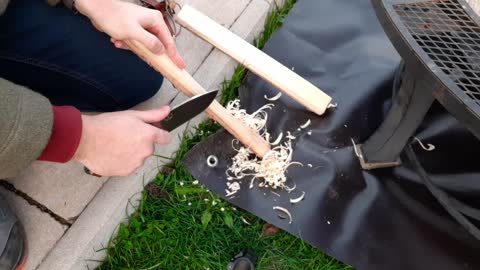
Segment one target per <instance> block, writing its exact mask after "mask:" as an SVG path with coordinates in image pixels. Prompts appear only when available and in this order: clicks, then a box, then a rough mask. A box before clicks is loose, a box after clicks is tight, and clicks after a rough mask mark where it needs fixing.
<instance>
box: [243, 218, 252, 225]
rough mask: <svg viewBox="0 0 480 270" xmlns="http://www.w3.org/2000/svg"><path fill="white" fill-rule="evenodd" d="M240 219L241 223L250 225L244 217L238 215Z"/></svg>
mask: <svg viewBox="0 0 480 270" xmlns="http://www.w3.org/2000/svg"><path fill="white" fill-rule="evenodd" d="M240 219H241V220H242V222H243V223H245V224H247V225H248V226H250V225H252V224H250V222H248V221H247V220H246V219H245V218H244V217H242V216H240Z"/></svg>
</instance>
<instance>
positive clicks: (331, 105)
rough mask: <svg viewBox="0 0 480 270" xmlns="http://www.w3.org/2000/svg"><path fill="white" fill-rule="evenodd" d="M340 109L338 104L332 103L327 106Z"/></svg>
mask: <svg viewBox="0 0 480 270" xmlns="http://www.w3.org/2000/svg"><path fill="white" fill-rule="evenodd" d="M337 107H338V103H330V104H328V105H327V108H337Z"/></svg>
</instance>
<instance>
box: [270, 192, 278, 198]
mask: <svg viewBox="0 0 480 270" xmlns="http://www.w3.org/2000/svg"><path fill="white" fill-rule="evenodd" d="M270 192H272V194H273V195H276V196H278V197H280V194H278V193H276V192H274V191H270Z"/></svg>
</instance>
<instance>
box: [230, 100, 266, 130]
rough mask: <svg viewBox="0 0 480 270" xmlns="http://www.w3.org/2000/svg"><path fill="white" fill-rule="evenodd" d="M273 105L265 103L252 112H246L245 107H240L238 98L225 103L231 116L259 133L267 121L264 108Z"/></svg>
mask: <svg viewBox="0 0 480 270" xmlns="http://www.w3.org/2000/svg"><path fill="white" fill-rule="evenodd" d="M273 106H274V105H273V104H266V105H264V106H262V107H261V108H260V109H258V110H256V111H255V112H253V113H252V114H248V113H247V111H246V110H245V109H240V100H239V99H235V100H232V101H230V102H229V103H228V104H227V106H226V109H227V111H228V113H230V114H231V115H232V116H233V117H235V118H237V119H238V120H240V121H241V122H243V123H244V124H245V125H247V126H248V127H250V128H251V129H253V130H255V131H257V132H258V133H260V132H261V130H262V129H263V128H264V127H265V124H266V123H267V119H268V115H267V112H266V109H272V107H273ZM260 135H263V134H260Z"/></svg>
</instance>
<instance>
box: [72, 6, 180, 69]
mask: <svg viewBox="0 0 480 270" xmlns="http://www.w3.org/2000/svg"><path fill="white" fill-rule="evenodd" d="M75 7H76V9H77V10H78V11H79V12H80V13H82V14H83V15H85V16H87V17H88V18H89V19H90V20H91V21H92V23H93V25H94V26H95V27H96V28H97V29H98V30H100V31H102V32H105V33H106V34H108V35H109V36H110V37H111V41H112V42H113V43H114V44H115V46H116V47H117V48H123V49H126V47H125V45H124V43H123V42H122V40H128V39H133V40H136V41H138V42H140V43H142V44H143V45H144V46H146V47H147V48H149V49H150V50H151V51H152V52H154V53H157V54H161V53H164V52H166V53H167V55H168V56H169V57H170V59H172V61H173V62H174V63H175V64H176V65H177V66H178V67H179V68H181V69H183V68H185V62H184V61H183V59H182V57H180V55H179V54H178V51H177V47H176V46H175V41H174V40H173V37H172V35H171V34H170V31H169V30H168V27H167V25H166V24H165V21H164V20H163V17H162V13H161V12H160V11H158V10H153V9H148V8H145V7H141V6H138V5H135V4H133V3H128V2H124V1H121V0H76V1H75Z"/></svg>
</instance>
